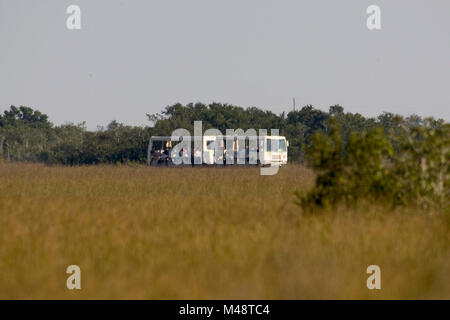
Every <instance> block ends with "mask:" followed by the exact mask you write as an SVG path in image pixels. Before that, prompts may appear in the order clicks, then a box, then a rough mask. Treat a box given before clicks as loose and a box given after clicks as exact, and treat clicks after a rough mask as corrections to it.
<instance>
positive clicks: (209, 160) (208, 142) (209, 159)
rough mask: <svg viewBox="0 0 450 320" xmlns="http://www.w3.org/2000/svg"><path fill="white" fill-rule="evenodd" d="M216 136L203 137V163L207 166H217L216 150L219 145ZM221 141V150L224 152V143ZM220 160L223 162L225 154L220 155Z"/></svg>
mask: <svg viewBox="0 0 450 320" xmlns="http://www.w3.org/2000/svg"><path fill="white" fill-rule="evenodd" d="M216 140H217V137H216V136H203V163H205V164H210V165H211V164H215V163H216V161H215V150H216V143H217V141H216ZM220 141H221V146H220V148H221V150H224V142H223V140H220ZM219 160H220V161H222V160H223V154H221V155H219Z"/></svg>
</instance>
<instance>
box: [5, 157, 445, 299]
mask: <svg viewBox="0 0 450 320" xmlns="http://www.w3.org/2000/svg"><path fill="white" fill-rule="evenodd" d="M313 183H314V174H313V173H312V172H311V171H310V170H308V169H306V168H304V167H302V166H299V165H289V166H288V167H286V168H281V169H280V171H279V173H278V174H277V175H275V176H260V175H259V169H258V168H246V167H235V168H170V169H169V168H148V167H144V166H135V167H132V166H120V167H117V166H91V167H63V166H45V165H41V164H19V163H0V298H1V299H80V298H82V299H400V298H401V299H449V298H450V279H449V278H448V276H447V270H449V268H450V245H449V244H450V241H449V240H450V239H449V234H450V233H449V231H450V222H449V221H450V220H449V219H448V217H446V216H445V215H443V214H440V213H438V212H427V211H423V210H419V209H417V208H411V207H409V208H402V209H395V210H394V209H390V208H386V207H384V206H383V204H380V203H365V204H360V205H359V206H357V207H355V208H353V209H346V208H338V209H336V210H332V211H331V210H330V211H327V212H322V213H320V214H308V213H305V212H302V210H301V208H299V207H298V206H296V205H295V203H294V201H295V197H294V196H293V194H292V193H291V192H292V191H293V190H295V189H296V190H307V189H308V188H310V187H312V185H313ZM72 264H76V265H79V266H80V268H81V274H82V290H81V291H69V290H68V289H67V288H66V279H67V277H68V276H69V275H67V274H66V273H65V270H66V268H67V266H69V265H72ZM372 264H376V265H379V266H380V267H381V279H382V280H381V286H382V289H381V290H379V291H378V290H374V291H370V290H368V289H367V287H366V279H367V277H368V276H369V275H367V274H366V268H367V266H369V265H372Z"/></svg>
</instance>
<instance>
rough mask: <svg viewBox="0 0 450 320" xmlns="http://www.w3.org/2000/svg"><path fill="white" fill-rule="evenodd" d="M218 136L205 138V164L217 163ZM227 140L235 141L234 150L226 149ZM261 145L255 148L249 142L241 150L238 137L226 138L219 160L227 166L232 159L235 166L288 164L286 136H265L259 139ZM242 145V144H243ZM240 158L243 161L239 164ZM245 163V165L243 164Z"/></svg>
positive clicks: (222, 144) (222, 143) (223, 141)
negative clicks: (223, 161)
mask: <svg viewBox="0 0 450 320" xmlns="http://www.w3.org/2000/svg"><path fill="white" fill-rule="evenodd" d="M216 139H217V137H216V136H206V137H204V138H203V163H205V164H214V163H215V147H216ZM227 139H230V140H233V148H232V150H228V149H226V145H227V143H226V141H227ZM258 140H259V144H257V145H254V146H253V147H252V146H251V144H250V143H249V141H248V140H246V141H245V145H244V144H242V146H241V147H240V148H239V146H238V145H239V142H238V137H237V136H233V137H224V140H221V141H222V142H221V148H220V149H221V150H223V154H221V155H219V160H220V161H222V160H225V164H230V158H232V159H233V161H232V162H233V164H238V163H239V164H244V163H245V164H258V163H259V164H261V165H264V166H266V165H272V164H277V165H285V164H287V162H288V147H289V142H288V141H287V140H286V137H284V136H263V137H259V138H258ZM241 143H242V142H241ZM238 158H240V159H241V160H240V161H239V162H238ZM241 162H243V163H241Z"/></svg>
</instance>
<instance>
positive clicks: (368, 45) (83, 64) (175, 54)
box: [0, 0, 450, 128]
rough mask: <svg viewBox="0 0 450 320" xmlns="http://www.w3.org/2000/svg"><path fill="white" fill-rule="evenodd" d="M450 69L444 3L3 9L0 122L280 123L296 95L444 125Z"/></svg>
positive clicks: (195, 0)
mask: <svg viewBox="0 0 450 320" xmlns="http://www.w3.org/2000/svg"><path fill="white" fill-rule="evenodd" d="M70 4H77V5H79V6H80V7H81V10H82V30H80V31H69V30H67V28H66V19H67V14H66V8H67V6H68V5H70ZM370 4H377V5H379V6H380V7H381V9H382V30H381V31H369V30H368V29H367V28H366V8H367V7H368V6H369V5H370ZM449 57H450V1H448V0H428V1H425V0H420V1H419V0H395V1H382V0H371V1H366V0H342V1H335V0H327V1H325V0H308V1H301V0H121V1H119V0H71V1H66V0H39V1H35V0H0V110H4V109H6V108H9V106H10V105H11V104H14V105H27V106H31V107H34V108H37V109H39V110H41V111H43V112H45V113H47V114H48V115H49V116H50V118H51V120H52V121H53V122H54V123H56V124H61V123H64V122H69V121H70V122H75V123H78V122H82V121H86V122H87V124H88V127H89V128H95V127H96V126H97V125H106V124H107V123H109V122H110V121H111V120H113V119H116V120H118V121H121V122H124V123H127V124H135V125H144V124H147V121H146V117H145V114H146V113H154V112H158V111H160V110H161V109H163V108H164V107H165V106H166V105H169V104H173V103H175V102H181V103H188V102H197V101H202V102H205V103H209V102H212V101H218V102H227V103H232V104H236V105H241V106H244V107H248V106H256V107H260V108H262V109H269V110H272V111H274V112H276V113H281V112H282V111H289V110H290V109H291V108H292V98H293V97H296V99H297V104H298V105H305V104H313V105H314V106H316V107H318V108H320V109H323V110H327V109H328V107H329V106H330V105H332V104H336V103H339V104H341V105H343V106H344V107H345V108H346V110H347V111H352V112H359V113H362V114H364V115H368V116H374V115H377V114H379V113H381V112H383V111H391V112H396V113H400V114H403V115H408V114H411V113H417V114H419V115H422V116H435V117H442V118H445V119H447V120H450V58H449Z"/></svg>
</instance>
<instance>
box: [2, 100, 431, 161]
mask: <svg viewBox="0 0 450 320" xmlns="http://www.w3.org/2000/svg"><path fill="white" fill-rule="evenodd" d="M147 118H148V120H149V125H148V126H146V127H136V126H127V125H124V124H121V123H119V122H117V121H112V122H111V123H110V124H109V125H108V126H107V127H106V128H100V129H98V130H96V131H89V130H87V129H86V127H85V125H84V123H82V124H78V125H76V124H65V125H61V126H54V125H53V124H52V123H51V122H50V121H49V120H48V116H47V115H45V114H42V113H41V112H39V111H37V110H33V109H32V108H29V107H24V106H21V107H15V106H11V107H10V109H9V110H6V111H4V112H3V114H0V158H3V159H8V160H11V161H39V162H45V163H60V164H66V165H79V164H98V163H126V162H140V163H144V162H145V160H146V155H147V147H148V141H149V139H150V137H151V136H152V135H171V133H172V132H173V131H174V130H175V129H178V128H185V129H188V130H190V131H191V132H193V124H194V121H200V120H201V121H203V130H206V129H209V128H217V129H219V130H220V131H221V132H223V133H225V131H226V129H238V128H241V129H244V130H247V129H249V128H254V129H268V130H270V129H279V130H280V132H281V134H282V135H285V136H286V137H287V139H288V140H289V142H290V148H289V154H290V159H291V161H301V160H302V159H303V150H305V148H306V147H307V146H308V145H310V144H311V137H312V136H313V134H314V133H316V132H322V133H324V134H326V135H329V134H330V119H334V121H335V122H336V123H337V124H338V125H339V127H340V128H341V134H342V137H343V141H344V143H345V141H348V139H349V137H350V136H351V133H352V132H358V133H362V132H366V131H368V130H370V129H372V128H374V127H380V128H382V129H383V130H384V131H385V132H386V133H387V134H388V136H390V137H391V139H392V140H393V142H394V143H393V145H394V146H395V137H396V136H399V135H401V132H402V131H401V130H400V129H401V127H402V126H403V127H405V126H406V127H414V126H421V125H423V123H424V120H423V119H422V118H420V117H418V116H416V115H413V116H410V117H408V118H402V117H400V116H398V115H395V114H391V113H384V114H382V115H380V116H379V117H378V118H366V117H364V116H362V115H360V114H354V113H348V112H345V111H344V108H343V107H342V106H339V105H335V106H331V107H330V108H329V111H328V112H325V111H322V110H319V109H316V108H314V107H313V106H311V105H308V106H305V107H303V108H302V109H300V110H297V111H291V112H289V113H287V114H285V113H282V114H280V115H277V114H275V113H273V112H271V111H264V110H261V109H258V108H255V107H251V108H242V107H239V106H233V105H229V104H220V103H212V104H209V105H205V104H202V103H195V104H193V103H191V104H187V105H182V104H174V105H172V106H167V107H166V108H165V109H164V110H163V111H162V112H161V113H158V114H147Z"/></svg>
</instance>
